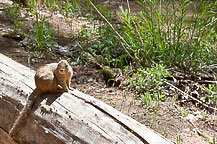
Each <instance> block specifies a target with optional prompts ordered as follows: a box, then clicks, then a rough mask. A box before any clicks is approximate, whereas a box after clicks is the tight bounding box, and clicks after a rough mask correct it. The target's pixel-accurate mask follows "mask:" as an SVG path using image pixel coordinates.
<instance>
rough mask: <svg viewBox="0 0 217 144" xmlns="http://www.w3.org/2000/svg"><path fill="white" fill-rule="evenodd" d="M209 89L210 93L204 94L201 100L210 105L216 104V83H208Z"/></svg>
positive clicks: (207, 88)
mask: <svg viewBox="0 0 217 144" xmlns="http://www.w3.org/2000/svg"><path fill="white" fill-rule="evenodd" d="M205 89H206V90H207V91H208V95H206V96H203V97H201V98H200V100H201V101H202V102H204V103H207V104H209V105H216V104H217V89H216V86H215V85H214V84H208V87H205Z"/></svg>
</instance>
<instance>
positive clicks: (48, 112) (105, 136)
mask: <svg viewBox="0 0 217 144" xmlns="http://www.w3.org/2000/svg"><path fill="white" fill-rule="evenodd" d="M34 73H35V72H34V71H33V70H30V69H29V68H27V67H25V66H23V65H21V64H19V63H17V62H15V61H13V60H11V59H10V58H8V57H6V56H4V55H2V54H0V128H1V129H0V135H2V134H4V135H2V136H0V139H3V138H2V137H4V139H3V140H4V141H1V140H0V142H2V143H4V142H5V143H7V141H8V143H9V144H14V143H15V142H14V141H13V140H11V138H10V137H8V135H7V133H8V132H9V130H10V129H11V127H12V125H13V123H14V122H15V120H16V119H17V117H18V116H19V113H20V111H21V110H22V108H23V106H24V105H25V103H26V99H27V96H28V95H29V94H31V93H32V91H33V90H34V89H35V84H34V81H33V79H34V78H33V77H34ZM1 133H2V134H1ZM14 140H15V141H16V142H17V143H31V144H61V143H67V144H71V143H76V144H78V143H82V144H83V143H84V144H85V143H92V144H108V143H109V144H111V143H127V144H133V143H135V144H140V143H152V144H166V143H171V142H170V141H169V140H167V139H165V138H164V137H162V136H161V135H159V134H158V133H156V132H154V131H152V130H150V129H148V128H147V127H145V126H144V125H142V124H140V123H139V122H137V121H135V120H134V119H132V118H130V117H128V116H126V115H124V114H122V113H121V112H119V111H117V110H115V109H114V108H112V107H111V106H109V105H107V104H104V103H103V102H101V101H99V100H97V99H95V98H93V97H91V96H88V95H86V94H83V93H81V92H79V91H78V90H74V91H73V92H72V94H69V93H63V94H55V95H54V94H53V95H51V94H47V95H43V96H42V97H41V100H40V101H38V102H36V103H35V105H34V106H33V109H32V112H31V114H30V115H29V117H28V119H27V121H26V124H25V126H24V127H23V128H22V130H20V131H19V133H18V135H17V136H16V137H15V138H14Z"/></svg>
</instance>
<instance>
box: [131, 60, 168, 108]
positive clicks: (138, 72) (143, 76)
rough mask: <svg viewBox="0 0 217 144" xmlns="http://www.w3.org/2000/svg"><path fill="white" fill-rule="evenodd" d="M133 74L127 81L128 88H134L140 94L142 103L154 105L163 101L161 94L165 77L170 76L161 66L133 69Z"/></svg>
mask: <svg viewBox="0 0 217 144" xmlns="http://www.w3.org/2000/svg"><path fill="white" fill-rule="evenodd" d="M134 72H135V74H133V75H132V77H130V78H129V79H128V83H129V86H128V88H135V90H136V91H137V92H138V93H139V94H140V100H141V102H142V103H146V104H148V105H154V103H155V101H159V100H165V97H164V94H163V93H162V90H163V84H164V82H165V81H166V77H168V76H171V75H170V74H169V72H168V71H166V69H165V67H164V66H163V65H158V64H156V65H155V66H153V67H152V68H145V69H141V68H138V69H135V70H134Z"/></svg>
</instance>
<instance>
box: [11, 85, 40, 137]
mask: <svg viewBox="0 0 217 144" xmlns="http://www.w3.org/2000/svg"><path fill="white" fill-rule="evenodd" d="M39 96H40V92H39V91H38V90H37V89H35V90H34V91H33V92H32V94H31V95H29V97H28V99H27V102H26V105H25V106H24V107H23V109H22V110H21V112H20V115H19V116H18V118H17V119H16V121H15V122H14V124H13V126H12V128H11V130H10V131H9V135H10V136H11V137H13V136H15V135H16V134H17V132H18V131H19V130H20V128H22V126H23V124H24V123H25V122H26V119H27V117H28V115H29V114H30V112H31V109H32V106H33V104H34V103H35V101H36V99H37V98H38V97H39Z"/></svg>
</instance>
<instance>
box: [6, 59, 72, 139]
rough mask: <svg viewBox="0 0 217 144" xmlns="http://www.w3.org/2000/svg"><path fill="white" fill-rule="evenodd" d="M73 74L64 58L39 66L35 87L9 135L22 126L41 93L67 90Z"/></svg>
mask: <svg viewBox="0 0 217 144" xmlns="http://www.w3.org/2000/svg"><path fill="white" fill-rule="evenodd" d="M72 75H73V71H72V68H71V66H70V65H69V64H68V62H67V61H66V60H61V61H60V62H59V63H51V64H46V65H44V66H41V67H40V68H39V69H38V70H37V71H36V74H35V84H36V89H35V90H34V91H33V93H32V94H31V95H30V96H29V97H28V100H27V103H26V105H25V106H24V108H23V109H22V111H21V113H20V115H19V117H18V118H17V120H16V121H15V123H14V124H13V126H12V128H11V130H10V131H9V135H10V136H12V137H14V136H15V135H16V134H17V133H18V132H19V130H20V129H21V128H22V126H23V124H24V123H25V120H26V118H27V116H28V114H29V113H30V112H31V108H32V106H33V104H34V102H35V101H36V100H37V98H38V97H40V96H41V95H42V94H43V93H58V92H69V90H70V89H72V88H71V87H70V80H71V77H72Z"/></svg>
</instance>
